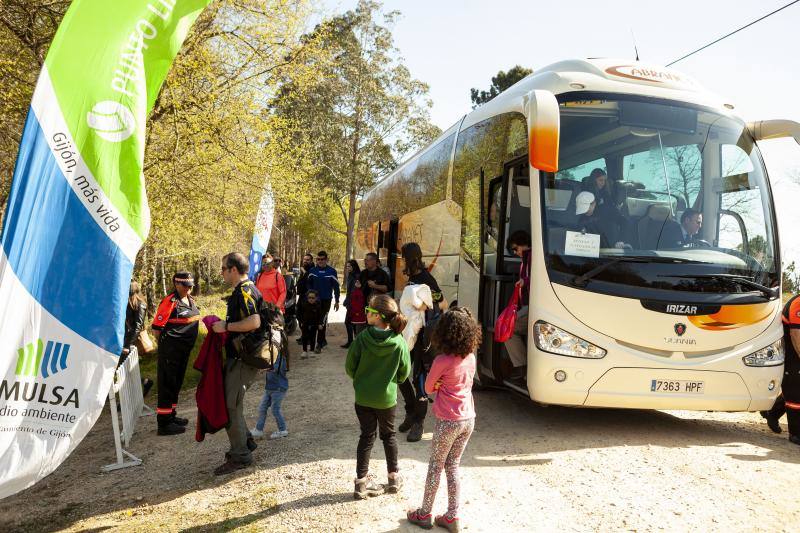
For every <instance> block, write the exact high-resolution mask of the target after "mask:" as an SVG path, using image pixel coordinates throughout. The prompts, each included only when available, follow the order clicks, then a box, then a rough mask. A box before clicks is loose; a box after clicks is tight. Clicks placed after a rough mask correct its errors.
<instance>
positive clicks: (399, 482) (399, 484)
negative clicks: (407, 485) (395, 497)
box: [386, 472, 403, 494]
mask: <svg viewBox="0 0 800 533" xmlns="http://www.w3.org/2000/svg"><path fill="white" fill-rule="evenodd" d="M402 488H403V476H401V475H400V472H395V473H394V476H389V482H388V483H386V492H387V493H389V494H397V493H398V492H400V489H402Z"/></svg>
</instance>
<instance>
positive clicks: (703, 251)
mask: <svg viewBox="0 0 800 533" xmlns="http://www.w3.org/2000/svg"><path fill="white" fill-rule="evenodd" d="M560 110H561V140H560V150H561V152H560V157H559V168H560V169H561V170H559V171H558V172H556V173H541V176H542V177H541V180H542V182H541V191H542V198H541V202H542V223H543V232H542V235H543V239H544V243H543V246H544V250H545V256H546V259H547V266H548V273H549V275H550V279H551V281H553V282H554V283H562V284H566V285H573V286H580V287H581V288H583V289H586V290H595V291H598V292H604V293H608V294H615V295H621V296H628V297H639V298H644V297H648V298H649V297H654V298H658V297H661V298H664V297H669V296H668V294H667V293H665V292H664V291H681V292H682V293H683V294H682V295H681V297H682V298H683V299H684V300H685V299H687V298H686V297H685V296H689V295H688V294H686V293H691V296H689V299H695V300H696V299H700V300H702V299H704V298H705V299H708V297H709V296H711V295H712V294H713V295H714V296H713V297H714V298H715V299H716V300H718V301H724V300H726V299H727V300H728V301H733V300H731V298H733V299H735V301H742V302H744V301H745V300H743V298H745V299H747V298H750V299H758V298H762V301H763V298H765V297H769V296H768V294H769V292H768V291H758V290H756V289H755V288H754V286H753V284H754V283H755V284H758V285H761V286H764V287H769V288H772V287H774V286H777V285H778V283H779V279H778V277H779V274H778V272H779V268H778V260H779V259H778V250H777V241H776V234H775V225H774V217H773V213H772V198H771V194H770V190H769V187H768V184H767V181H766V178H765V175H764V168H763V165H762V161H761V157H760V154H759V151H758V147H757V146H756V144H755V142H753V139H752V137H751V136H750V134H749V132H748V131H747V128H746V127H745V125H744V123H743V122H741V121H740V120H738V119H736V118H733V117H730V116H727V115H724V114H721V113H719V112H715V111H713V110H710V109H707V108H703V107H698V106H691V105H688V104H683V103H677V102H674V101H663V100H654V99H651V98H644V97H637V96H617V95H605V94H602V95H591V96H590V97H587V95H585V94H582V95H580V96H574V95H573V96H571V97H570V96H567V97H562V98H561V101H560ZM607 263H609V264H607ZM601 267H602V268H601ZM576 279H577V280H578V281H579V282H580V283H578V284H576V283H575V281H576ZM736 280H739V281H736ZM748 283H749V284H748Z"/></svg>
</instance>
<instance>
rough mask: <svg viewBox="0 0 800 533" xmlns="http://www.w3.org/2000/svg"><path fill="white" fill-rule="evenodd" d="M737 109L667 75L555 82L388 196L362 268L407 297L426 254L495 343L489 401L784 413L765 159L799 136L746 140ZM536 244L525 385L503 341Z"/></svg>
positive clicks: (786, 126) (404, 171)
mask: <svg viewBox="0 0 800 533" xmlns="http://www.w3.org/2000/svg"><path fill="white" fill-rule="evenodd" d="M733 109H734V107H733V106H732V105H730V104H729V103H725V102H724V100H721V99H719V98H718V97H717V96H715V95H713V94H710V93H708V92H706V91H705V90H703V89H702V88H701V87H700V86H699V85H698V84H697V83H696V82H695V81H693V80H692V79H690V78H688V77H686V76H685V75H683V74H680V73H678V72H675V71H673V70H669V69H665V68H662V67H647V66H644V65H642V64H640V63H638V62H636V63H631V62H625V61H613V60H606V59H602V60H600V59H597V60H586V61H582V60H572V61H563V62H560V63H556V64H554V65H550V66H549V67H546V68H543V69H541V70H538V71H536V72H535V73H534V74H532V75H530V76H528V77H527V78H525V79H524V80H522V81H520V82H519V83H517V84H516V85H514V86H513V87H511V88H510V89H508V90H507V91H505V92H503V93H502V94H501V95H499V96H498V97H496V98H495V99H493V100H491V101H490V102H488V103H486V104H484V105H483V106H481V107H479V108H478V109H475V110H474V111H472V112H471V113H470V114H468V115H466V116H465V117H463V118H462V119H461V120H460V121H459V122H458V123H457V124H455V125H454V126H453V127H451V128H450V129H448V130H447V131H445V132H444V133H443V134H442V135H441V136H440V137H439V138H438V139H437V140H436V141H434V142H433V143H431V144H430V145H429V146H427V147H426V148H425V149H423V150H421V151H420V152H419V153H417V154H416V155H415V156H414V157H412V158H411V159H410V160H408V161H406V162H405V163H403V164H402V165H401V166H400V167H398V168H397V169H396V170H395V171H394V172H392V173H391V174H390V175H388V176H387V177H386V178H385V179H383V180H381V181H380V182H379V183H378V184H377V185H376V186H375V187H374V188H373V189H372V190H370V191H369V192H368V193H367V194H366V195H365V197H364V200H363V203H362V207H361V214H360V221H359V226H358V238H357V242H358V248H359V250H358V253H359V254H361V256H363V254H364V253H366V252H370V251H372V252H377V253H378V254H379V256H380V258H381V260H382V261H383V264H384V265H387V266H388V267H389V270H390V271H391V277H392V281H393V290H394V293H395V296H399V294H400V292H401V290H402V287H403V285H404V284H405V279H406V278H405V276H404V275H403V274H402V269H403V265H402V259H401V258H400V253H399V252H400V247H401V246H402V245H403V244H404V243H406V242H412V241H413V242H417V243H419V245H420V246H421V248H422V251H423V255H424V256H425V260H426V262H427V264H428V266H429V268H431V272H432V274H433V275H434V277H435V278H436V279H437V280H438V282H439V284H440V285H441V287H442V289H443V291H444V293H445V297H446V298H447V300H448V301H449V302H454V301H457V302H458V304H459V305H463V306H467V307H469V308H471V309H472V310H473V312H474V313H475V316H476V317H478V320H479V321H480V322H481V324H482V326H483V330H484V342H483V345H482V347H481V349H480V352H479V354H478V367H479V370H478V374H479V378H480V379H481V381H482V382H484V383H486V384H489V383H491V384H495V385H505V386H507V387H509V388H512V389H514V390H516V391H518V392H522V393H524V394H528V395H529V396H530V397H531V398H532V399H533V400H535V401H538V402H542V403H549V404H560V405H575V406H595V407H630V408H657V409H703V410H722V411H748V410H749V411H753V410H760V409H767V408H769V407H770V406H771V405H772V403H773V401H774V400H775V397H776V395H777V394H778V392H779V389H780V382H781V376H782V364H783V345H782V341H781V337H782V327H781V317H780V310H781V298H780V280H781V272H780V254H779V249H778V236H777V229H776V222H775V214H774V210H773V201H772V195H771V191H770V186H769V181H768V179H767V175H766V170H765V168H764V164H763V162H762V159H761V156H760V153H759V149H758V147H757V145H756V141H758V140H761V139H768V138H776V137H787V136H788V137H794V138H795V139H796V140H797V141H798V142H800V125H799V124H797V123H795V122H791V121H785V120H775V121H763V122H756V123H749V124H745V123H744V122H743V121H742V120H741V119H739V118H737V116H736V115H735V113H734V111H733ZM595 169H601V170H602V171H603V173H605V174H606V175H607V178H606V179H607V182H608V185H607V187H606V189H605V191H606V192H605V193H604V194H602V195H601V194H597V195H596V201H595V212H594V214H593V216H592V217H589V218H587V217H586V214H584V215H582V216H579V215H578V214H576V213H577V211H581V210H582V209H577V210H576V197H577V196H578V194H579V193H580V192H581V191H582V190H585V189H588V190H593V185H594V182H595V181H596V180H595V179H593V178H592V177H591V176H592V171H593V170H595ZM594 174H595V175H596V174H597V172H595V173H594ZM600 181H602V178H601V179H600ZM584 197H586V195H583V197H582V199H581V201H580V203H581V205H583V204H584V202H583V198H584ZM700 218H702V225H701V226H700V228H699V231H696V229H697V228H696V224H697V222H699V220H700ZM682 219H687V221H689V222H692V221H693V222H694V223H695V229H694V230H691V229H690V230H689V231H687V230H686V228H685V227H683V226H682V224H681V223H682ZM687 225H689V224H687ZM518 230H523V231H526V232H528V233H529V234H530V236H531V240H532V255H531V265H532V275H531V285H532V287H531V291H530V300H529V302H526V303H528V304H529V320H528V335H527V338H526V339H525V340H526V342H527V362H528V364H527V368H523V369H522V371H521V372H520V369H519V368H518V369H516V370H514V369H512V367H511V365H510V364H509V362H508V355H507V352H506V349H505V347H504V345H502V344H498V343H496V342H494V341H493V339H492V337H493V330H494V323H495V320H496V318H497V316H498V314H499V313H500V312H501V311H502V310H503V308H504V307H505V306H506V304H507V302H508V299H509V296H510V295H511V293H512V291H513V286H514V282H515V281H516V280H517V276H518V272H519V269H520V259H519V258H518V257H517V256H515V255H514V254H512V253H511V251H510V250H509V249H507V247H506V246H505V243H506V240H507V238H508V236H509V235H511V234H512V233H513V232H515V231H518ZM692 233H694V235H692Z"/></svg>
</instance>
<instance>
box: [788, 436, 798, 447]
mask: <svg viewBox="0 0 800 533" xmlns="http://www.w3.org/2000/svg"><path fill="white" fill-rule="evenodd" d="M789 442H791V443H792V444H797V445H799V446H800V437H798V436H797V435H789Z"/></svg>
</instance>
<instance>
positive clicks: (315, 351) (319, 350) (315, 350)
mask: <svg viewBox="0 0 800 533" xmlns="http://www.w3.org/2000/svg"><path fill="white" fill-rule="evenodd" d="M314 353H315V354H319V353H322V348H320V347H319V346H317V347H316V349H314Z"/></svg>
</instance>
